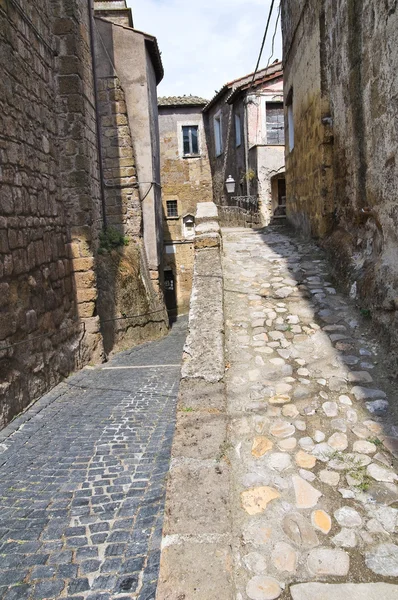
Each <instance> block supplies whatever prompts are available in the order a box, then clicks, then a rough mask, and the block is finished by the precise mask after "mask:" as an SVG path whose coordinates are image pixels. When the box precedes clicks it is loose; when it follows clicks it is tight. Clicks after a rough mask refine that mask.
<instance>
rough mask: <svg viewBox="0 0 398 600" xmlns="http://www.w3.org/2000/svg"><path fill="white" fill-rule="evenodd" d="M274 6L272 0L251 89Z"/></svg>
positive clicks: (273, 0)
mask: <svg viewBox="0 0 398 600" xmlns="http://www.w3.org/2000/svg"><path fill="white" fill-rule="evenodd" d="M274 4H275V0H272V2H271V6H270V9H269V13H268V19H267V25H266V27H265V32H264V37H263V41H262V43H261V48H260V53H259V55H258V60H257V64H256V68H255V70H254V73H253V78H252V81H251V84H250V87H252V85H253V83H254V79H255V77H256V74H257V71H258V67H259V66H260V60H261V57H262V54H263V50H264V45H265V40H266V39H267V34H268V29H269V25H270V22H271V17H272V11H273V10H274Z"/></svg>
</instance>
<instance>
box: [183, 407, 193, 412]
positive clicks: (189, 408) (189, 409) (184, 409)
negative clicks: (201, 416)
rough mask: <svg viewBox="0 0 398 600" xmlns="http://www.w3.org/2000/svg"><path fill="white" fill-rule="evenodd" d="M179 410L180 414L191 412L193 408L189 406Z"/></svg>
mask: <svg viewBox="0 0 398 600" xmlns="http://www.w3.org/2000/svg"><path fill="white" fill-rule="evenodd" d="M181 410H182V412H193V408H191V407H190V406H184V407H183V408H182V409H181Z"/></svg>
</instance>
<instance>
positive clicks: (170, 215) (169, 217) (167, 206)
mask: <svg viewBox="0 0 398 600" xmlns="http://www.w3.org/2000/svg"><path fill="white" fill-rule="evenodd" d="M171 203H173V206H175V211H176V214H175V215H173V214H169V208H171V207H170V206H169V205H170V204H171ZM179 218H180V215H179V214H178V200H166V219H179Z"/></svg>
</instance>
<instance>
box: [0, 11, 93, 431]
mask: <svg viewBox="0 0 398 600" xmlns="http://www.w3.org/2000/svg"><path fill="white" fill-rule="evenodd" d="M20 6H21V4H20V3H17V2H12V1H11V0H2V2H1V3H0V49H1V50H0V52H1V60H0V78H1V82H2V84H1V86H0V152H1V169H0V185H1V192H0V253H1V254H0V256H1V259H0V279H1V284H0V286H1V293H0V340H1V341H0V373H1V377H0V380H1V383H0V426H1V425H3V424H5V423H6V422H7V421H9V420H10V419H11V418H12V417H13V416H14V415H15V414H16V413H18V412H19V411H20V410H22V409H23V408H24V407H25V406H26V405H27V404H28V403H29V402H30V401H31V400H32V399H33V398H35V397H37V396H38V395H40V394H41V393H43V392H44V391H46V390H47V389H49V388H50V387H52V386H53V385H55V384H56V383H57V382H58V381H59V380H60V378H61V377H64V376H65V375H67V374H68V373H69V372H71V371H72V370H73V369H74V368H76V366H77V365H78V364H79V363H81V354H82V353H83V338H84V335H85V328H84V324H83V323H81V322H80V323H79V322H78V311H77V303H76V295H75V287H74V276H73V270H74V266H73V260H72V257H71V255H70V241H71V239H70V233H69V230H68V226H67V218H66V215H67V211H68V209H69V206H68V204H67V202H66V198H65V196H64V195H63V194H62V193H61V185H62V181H61V177H60V174H61V173H62V171H63V170H64V169H65V167H66V165H65V162H66V161H67V160H68V151H67V149H66V148H65V146H64V145H63V144H62V142H61V140H60V121H59V118H58V117H59V115H58V111H57V108H58V103H57V95H58V89H59V88H58V86H60V88H62V89H64V90H65V91H66V82H65V80H62V79H61V80H60V81H58V79H57V73H56V61H57V60H59V61H61V58H60V57H59V58H58V59H56V52H57V44H56V38H55V37H54V35H53V26H55V31H56V30H57V29H56V28H57V26H58V27H59V26H60V23H61V21H62V19H64V26H65V27H66V23H69V27H70V23H71V18H70V16H66V14H65V12H64V8H68V9H70V8H71V7H59V10H58V15H57V18H56V19H55V20H53V19H52V18H51V15H52V4H51V3H50V2H49V1H41V2H38V1H37V2H31V3H29V6H24V9H23V10H22V9H21V8H20ZM81 27H82V28H83V26H81ZM64 68H66V66H65V65H64ZM65 77H67V76H65ZM65 102H67V100H65ZM64 127H65V128H66V127H67V123H66V122H65V123H64ZM75 133H76V135H77V134H78V132H77V131H76V132H75ZM70 141H71V142H72V140H70ZM60 148H62V157H61V150H60ZM81 159H82V157H81ZM71 160H72V159H71ZM75 164H76V163H74V165H73V167H74V166H75ZM73 167H72V166H71V171H72V168H73ZM71 177H72V176H71ZM75 185H78V181H76V182H75ZM76 268H77V269H79V272H80V269H81V268H82V265H81V264H80V265H77V266H76Z"/></svg>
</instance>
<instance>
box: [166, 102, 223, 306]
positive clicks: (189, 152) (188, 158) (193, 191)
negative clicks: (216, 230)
mask: <svg viewBox="0 0 398 600" xmlns="http://www.w3.org/2000/svg"><path fill="white" fill-rule="evenodd" d="M206 104H207V100H203V99H202V98H197V97H195V96H182V97H171V98H159V129H160V157H161V180H162V188H163V215H164V216H163V219H164V225H163V229H164V248H165V254H164V261H165V262H164V268H165V272H164V277H165V297H166V303H167V307H168V309H169V312H170V313H171V314H174V313H176V312H179V313H181V312H186V311H187V310H188V308H189V299H190V295H191V288H192V272H193V260H194V248H193V238H194V225H195V214H196V206H197V204H198V203H199V202H211V201H212V198H213V191H212V178H211V172H210V164H209V157H208V151H207V144H206V137H205V133H204V126H203V116H202V109H203V108H204V106H205V105H206Z"/></svg>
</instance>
